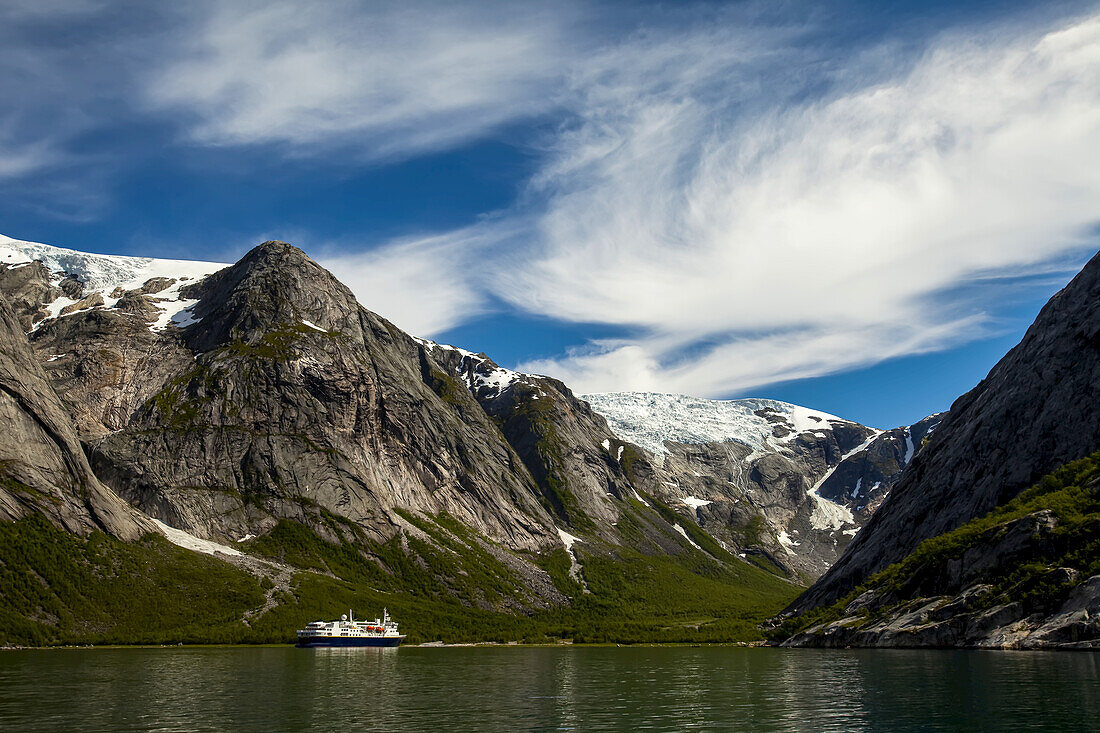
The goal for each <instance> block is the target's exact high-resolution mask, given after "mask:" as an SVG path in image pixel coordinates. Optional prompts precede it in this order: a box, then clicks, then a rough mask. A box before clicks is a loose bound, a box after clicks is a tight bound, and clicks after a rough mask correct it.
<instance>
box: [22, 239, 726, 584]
mask: <svg viewBox="0 0 1100 733" xmlns="http://www.w3.org/2000/svg"><path fill="white" fill-rule="evenodd" d="M28 257H36V258H38V259H36V260H33V261H31V262H25V261H18V262H17V260H26V259H27V258H28ZM5 261H6V262H7V263H9V264H4V263H5ZM0 269H2V272H0V275H3V274H4V273H8V275H9V276H8V277H7V278H6V279H4V278H2V277H0V287H8V288H9V289H10V290H11V291H12V292H13V293H16V294H18V295H19V297H20V298H21V299H22V300H21V303H22V305H21V311H20V312H21V314H22V317H23V323H22V325H23V326H24V328H26V329H28V330H29V331H30V338H31V342H32V344H33V346H34V348H35V352H36V354H37V359H38V361H39V362H41V364H42V366H43V367H44V368H45V369H46V371H47V373H48V375H49V378H50V381H51V382H52V384H53V386H54V387H55V388H56V389H57V391H58V392H59V393H61V394H63V395H64V400H65V402H64V404H65V407H66V408H67V411H68V413H69V415H70V416H71V418H72V420H73V421H74V422H75V424H76V426H77V428H78V434H79V437H80V438H81V439H82V440H83V442H84V447H85V450H86V452H87V453H88V455H89V457H90V460H91V463H92V466H93V468H94V470H95V472H96V475H98V476H99V477H100V478H101V479H103V480H104V481H105V482H106V483H107V484H109V485H110V486H111V487H113V488H114V490H116V491H117V492H118V493H119V494H120V495H121V496H123V497H125V498H126V499H127V500H128V501H129V502H130V503H131V504H133V505H134V506H135V507H138V508H140V509H141V510H143V511H145V512H147V513H148V514H149V515H151V516H153V517H155V518H157V519H159V520H161V521H163V522H165V523H167V524H168V525H170V526H172V527H175V528H178V529H181V530H184V531H186V532H189V533H191V534H192V535H195V536H197V537H199V538H205V539H212V540H216V541H220V542H229V543H236V542H238V541H242V540H243V539H244V538H249V537H255V536H264V535H265V534H266V533H268V532H270V531H271V530H272V529H273V528H275V527H276V526H277V525H278V524H279V522H280V521H282V520H293V521H294V522H296V523H299V524H301V525H304V526H306V527H309V528H310V529H311V531H314V532H316V533H317V534H319V535H321V536H322V537H325V538H326V539H329V540H331V541H335V542H341V541H353V542H359V541H361V540H363V541H369V542H373V543H384V542H388V541H389V540H391V539H392V538H395V537H400V536H404V535H408V536H412V537H419V538H421V539H425V538H426V537H425V534H424V531H423V529H422V527H421V525H420V524H418V521H419V520H416V519H415V518H416V517H440V516H446V517H451V518H454V519H456V520H457V521H458V522H459V523H460V524H461V526H463V527H467V528H470V529H471V530H473V531H474V532H476V533H477V534H478V535H480V536H481V537H483V538H485V539H486V540H487V541H489V542H490V543H492V544H493V546H494V547H499V548H501V549H503V550H506V551H510V552H513V553H516V552H519V553H545V552H550V551H552V550H554V549H555V548H561V547H562V546H563V545H564V546H565V547H566V548H568V550H569V553H568V554H569V555H571V556H572V557H573V562H574V563H576V561H577V557H578V556H579V555H584V554H593V553H594V554H597V555H598V554H601V553H602V554H606V553H609V552H610V553H612V554H614V552H615V551H616V550H615V548H617V547H618V548H622V547H626V548H630V549H631V550H634V551H642V552H645V553H655V554H658V555H687V554H691V553H700V552H701V553H703V554H704V555H707V556H708V557H710V558H711V559H712V560H716V559H717V557H716V553H717V555H722V558H721V562H734V563H735V564H739V563H738V561H737V560H736V558H734V557H733V556H730V555H728V553H725V554H724V551H723V550H721V549H720V548H719V547H718V546H717V545H713V541H711V544H712V545H713V548H714V549H713V552H712V551H710V550H703V549H702V547H703V545H701V544H700V543H699V542H697V541H696V540H698V539H700V537H701V536H696V538H695V539H692V536H691V535H690V534H689V533H691V532H699V531H700V530H698V528H697V527H696V526H695V523H694V522H693V521H690V520H689V519H686V518H685V519H678V518H677V517H676V515H675V514H672V513H670V512H668V511H665V510H666V509H667V508H666V507H663V506H662V505H660V504H659V502H658V501H656V500H655V499H653V492H654V491H655V487H656V486H657V485H659V482H658V481H657V474H656V473H655V470H654V468H653V466H652V464H651V461H650V457H649V456H648V455H647V454H646V453H645V451H642V450H640V449H639V448H637V447H636V446H633V445H630V444H628V443H626V442H625V441H623V440H621V439H619V438H618V437H616V436H615V435H614V434H613V433H612V432H611V431H610V429H609V428H608V426H607V424H606V421H605V420H604V419H603V417H601V416H600V415H599V414H597V413H596V412H594V411H593V410H592V409H590V407H589V406H588V404H587V403H585V402H583V401H582V400H579V399H577V398H576V397H574V396H573V394H572V393H571V392H570V390H569V389H568V388H567V387H566V386H565V385H564V384H562V383H561V382H558V381H556V380H553V379H548V378H545V377H538V376H534V375H524V374H517V373H515V372H510V371H508V370H505V369H502V368H500V367H499V366H497V365H496V364H495V363H493V362H492V361H491V360H490V359H489V358H488V357H486V356H485V355H483V354H474V353H471V352H468V351H465V350H462V349H457V348H455V347H450V346H444V345H440V344H435V343H433V342H430V341H425V340H422V339H416V338H413V337H411V336H409V335H407V334H405V333H403V332H402V331H400V330H399V329H397V328H396V327H394V326H393V325H392V324H390V323H389V322H387V321H386V320H385V319H383V318H381V317H380V316H378V315H376V314H374V313H372V312H370V311H368V310H366V309H364V308H363V307H361V306H360V305H359V304H358V303H357V302H356V300H355V298H354V296H353V295H352V293H351V292H350V291H349V290H348V289H347V288H346V287H345V286H344V285H343V284H341V283H340V282H339V281H337V280H336V279H335V278H334V277H333V276H332V275H331V274H330V273H328V272H327V271H325V270H324V269H322V268H321V267H319V266H318V265H317V264H316V263H314V262H313V261H312V260H310V259H309V258H308V257H306V256H305V255H304V254H303V253H302V252H301V251H300V250H298V249H297V248H295V247H292V246H291V245H288V244H286V243H282V242H267V243H265V244H263V245H261V246H259V247H257V248H256V249H254V250H252V251H251V252H249V253H248V254H247V255H246V256H245V257H244V258H243V259H242V260H241V261H240V262H238V263H237V264H235V265H232V266H220V265H211V264H207V263H180V262H173V261H155V260H143V259H140V258H120V257H103V256H96V255H86V256H82V255H81V253H78V252H73V251H69V250H58V249H57V248H51V247H46V246H45V245H31V244H28V243H11V242H10V240H9V243H8V246H7V248H6V249H5V248H3V247H0ZM20 271H26V274H25V275H20V276H19V277H14V276H13V275H11V273H13V272H14V273H18V272H20ZM66 283H71V284H66ZM574 537H581V538H583V540H582V541H581V542H580V544H579V545H576V546H575V547H574V545H575V544H576V542H577V540H574V539H566V538H574ZM431 541H434V540H431ZM704 544H705V542H704ZM508 562H510V563H512V564H513V565H516V564H518V566H523V568H522V569H523V573H522V574H524V575H526V576H527V577H528V579H536V580H537V577H536V576H539V574H540V573H541V574H542V576H545V573H543V572H542V571H541V570H540V569H538V568H536V567H534V566H533V565H530V564H529V563H526V561H524V560H522V559H517V558H516V557H513V556H509V557H508ZM525 563H526V564H525ZM533 582H534V581H533ZM536 584H537V582H536ZM553 593H554V591H553V590H552V589H551V590H550V595H553Z"/></svg>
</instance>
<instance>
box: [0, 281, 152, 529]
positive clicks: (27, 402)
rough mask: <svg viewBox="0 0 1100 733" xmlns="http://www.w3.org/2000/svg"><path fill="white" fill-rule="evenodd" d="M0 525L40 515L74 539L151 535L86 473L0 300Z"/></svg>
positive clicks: (145, 523) (59, 410) (72, 436)
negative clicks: (99, 534)
mask: <svg viewBox="0 0 1100 733" xmlns="http://www.w3.org/2000/svg"><path fill="white" fill-rule="evenodd" d="M0 344H2V345H3V346H2V347H0V425H2V426H3V431H2V434H3V436H4V439H3V440H2V441H0V519H2V520H6V521H12V520H16V519H19V518H22V517H24V516H27V515H28V514H33V513H40V514H42V515H44V516H46V517H48V518H49V520H50V521H52V522H53V523H54V524H55V525H57V526H59V527H62V528H64V529H66V530H68V531H70V532H74V533H77V534H88V533H89V532H91V531H93V530H97V529H98V530H101V531H104V532H107V533H109V534H112V535H115V536H117V537H121V538H124V539H136V538H137V537H138V536H140V535H141V534H143V533H145V532H148V531H151V530H153V529H154V527H153V523H152V522H150V521H149V520H148V519H147V518H144V517H141V516H140V515H139V514H138V513H137V512H134V511H133V510H132V509H131V508H130V507H129V506H127V504H126V503H125V502H123V501H121V500H120V499H119V498H118V497H117V496H116V495H115V494H114V493H113V492H112V491H111V490H110V489H108V488H107V487H105V486H103V485H102V484H101V483H100V482H99V480H98V479H97V478H96V477H95V475H94V474H93V473H92V470H91V468H90V466H89V465H88V461H87V459H86V458H85V456H84V452H83V451H82V450H81V446H80V442H79V441H78V439H77V435H76V431H75V429H74V427H73V425H72V422H71V420H70V418H69V415H68V413H67V412H66V411H65V410H64V408H63V407H62V405H61V402H60V400H59V399H58V398H57V395H56V394H55V393H54V390H53V387H52V386H51V385H50V384H49V382H48V380H47V378H46V375H45V374H44V373H43V371H42V368H41V366H40V365H39V363H38V360H37V359H36V358H35V356H34V354H33V352H32V351H31V349H30V345H29V344H28V343H27V338H26V336H25V335H24V333H23V330H22V328H21V327H20V324H19V322H18V321H17V320H16V316H15V314H14V311H13V309H12V307H11V305H10V304H9V302H8V300H7V298H6V297H4V295H2V294H0Z"/></svg>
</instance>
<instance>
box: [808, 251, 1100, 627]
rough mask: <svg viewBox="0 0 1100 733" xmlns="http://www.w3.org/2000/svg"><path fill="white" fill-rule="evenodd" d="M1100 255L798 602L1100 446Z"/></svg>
mask: <svg viewBox="0 0 1100 733" xmlns="http://www.w3.org/2000/svg"><path fill="white" fill-rule="evenodd" d="M1097 385H1100V255H1097V256H1096V257H1093V259H1092V260H1091V261H1090V262H1089V263H1088V264H1087V265H1086V266H1085V267H1084V269H1083V270H1082V271H1081V272H1080V273H1079V274H1078V275H1077V276H1076V277H1075V278H1074V279H1073V281H1072V282H1070V283H1069V285H1067V286H1066V287H1065V288H1064V289H1063V290H1062V291H1061V292H1059V293H1058V294H1057V295H1055V296H1054V297H1053V298H1051V300H1050V302H1048V303H1047V304H1046V306H1044V307H1043V309H1042V311H1041V312H1040V313H1039V315H1038V317H1037V318H1036V319H1035V322H1034V323H1033V324H1032V325H1031V327H1030V328H1029V329H1028V331H1027V333H1026V334H1025V336H1024V338H1023V340H1022V341H1021V342H1020V344H1019V345H1017V346H1016V347H1015V348H1013V349H1012V350H1011V351H1010V352H1009V353H1008V354H1007V355H1006V356H1005V357H1004V358H1003V359H1001V361H1000V362H998V363H997V365H996V366H995V367H993V369H992V371H990V373H989V375H988V376H987V377H986V378H985V379H984V380H982V381H981V383H979V384H978V386H977V387H975V388H974V389H973V390H971V391H970V392H968V393H967V394H965V395H963V396H962V397H960V398H959V399H958V400H956V401H955V403H954V404H953V405H952V406H951V410H950V411H949V412H948V413H947V415H946V416H945V417H944V418H943V421H942V422H941V423H940V425H939V427H938V428H937V429H936V430H935V432H934V433H933V434H932V436H931V438H930V439H929V441H928V443H927V446H926V447H925V449H924V450H923V451H921V453H920V454H919V455H918V456H917V457H916V459H914V461H913V462H912V464H911V465H910V466H909V467H907V468H906V470H905V472H904V475H903V476H902V477H901V479H900V480H899V481H898V483H897V484H896V486H895V487H894V489H893V490H892V491H891V492H890V494H889V496H888V497H887V499H886V500H885V501H884V502H883V504H882V506H881V508H880V509H879V510H878V511H877V512H876V513H875V514H874V516H873V517H872V518H871V520H870V522H868V524H867V525H866V526H865V527H864V528H863V529H862V530H861V531H860V533H859V534H858V535H857V536H856V538H855V540H854V541H853V542H852V543H851V544H850V545H849V547H848V549H847V550H846V551H845V552H844V554H843V555H842V556H841V558H840V560H839V561H837V563H836V564H835V565H834V566H833V567H832V568H831V569H830V570H829V572H828V573H826V574H825V575H824V576H823V577H822V578H821V579H820V580H818V582H817V583H815V584H814V586H813V587H812V588H810V590H809V591H807V592H806V593H805V594H803V595H802V596H801V597H800V598H799V599H798V600H797V601H796V602H795V603H794V604H793V605H792V607H791V609H790V610H792V611H804V610H807V609H810V608H814V607H817V606H821V605H826V604H829V603H832V602H833V601H835V600H836V599H837V598H840V597H841V596H843V595H844V594H846V593H847V592H849V591H850V590H851V589H852V588H854V587H855V586H857V585H858V584H860V583H861V582H863V581H864V580H865V579H866V578H868V577H869V576H870V575H871V574H872V573H874V572H876V571H878V570H881V569H883V568H884V567H886V566H887V565H889V564H891V563H893V562H897V561H899V560H901V559H902V558H904V557H905V556H906V555H908V554H909V553H910V552H911V551H912V550H913V549H914V548H915V547H916V546H917V544H919V543H920V542H921V541H922V540H924V539H927V538H929V537H935V536H937V535H940V534H943V533H944V532H947V531H949V530H952V529H954V528H955V527H958V526H960V525H961V524H963V523H964V522H966V521H968V520H970V519H972V518H974V517H978V516H982V515H984V514H986V513H988V512H989V511H990V510H992V509H993V508H994V507H997V506H999V505H1001V504H1003V503H1005V502H1006V501H1008V500H1009V499H1011V498H1012V497H1014V496H1016V495H1017V494H1018V493H1019V492H1020V491H1022V490H1023V489H1025V488H1027V487H1029V486H1031V485H1032V484H1033V483H1035V482H1036V481H1037V480H1038V479H1039V478H1040V477H1041V476H1043V475H1045V474H1047V473H1049V472H1051V471H1052V470H1054V469H1055V468H1056V467H1058V466H1060V465H1062V464H1065V463H1067V462H1069V461H1072V460H1074V459H1077V458H1081V457H1082V456H1085V455H1087V454H1089V453H1091V452H1092V451H1094V450H1096V449H1097V448H1098V447H1100V411H1098V410H1097V409H1096V404H1097V399H1098V397H1100V393H1098V387H1097Z"/></svg>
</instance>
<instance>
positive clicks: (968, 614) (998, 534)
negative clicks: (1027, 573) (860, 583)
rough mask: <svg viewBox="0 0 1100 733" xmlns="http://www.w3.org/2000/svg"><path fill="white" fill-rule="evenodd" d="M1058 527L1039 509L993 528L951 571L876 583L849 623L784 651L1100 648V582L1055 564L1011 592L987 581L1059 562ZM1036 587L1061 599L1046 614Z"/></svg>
mask: <svg viewBox="0 0 1100 733" xmlns="http://www.w3.org/2000/svg"><path fill="white" fill-rule="evenodd" d="M1057 524H1058V522H1057V519H1056V517H1055V516H1054V515H1053V514H1052V513H1051V512H1050V511H1040V512H1035V513H1034V514H1029V515H1026V516H1023V517H1020V518H1019V519H1014V520H1012V521H1009V522H1005V523H1003V524H1000V525H997V526H994V527H991V528H990V529H988V530H986V531H985V532H984V533H982V535H981V536H979V537H978V538H976V539H975V540H974V542H973V544H972V545H971V546H970V547H968V548H967V549H966V550H965V551H964V552H963V553H962V554H961V555H960V556H959V557H956V558H954V559H952V560H950V561H949V562H947V563H946V565H943V564H937V563H932V564H928V565H925V566H923V567H921V568H919V569H918V570H917V572H915V573H914V574H913V575H911V576H909V577H907V578H902V579H901V580H900V582H899V583H891V584H885V583H883V584H877V585H875V586H873V587H872V588H870V589H869V590H867V591H865V592H863V593H862V594H860V595H859V596H857V597H856V598H855V599H853V600H851V601H850V602H849V603H848V605H847V606H846V607H845V608H844V612H843V616H842V617H841V618H839V619H836V620H832V621H829V622H826V623H821V624H817V625H815V626H811V627H810V628H808V629H806V630H805V631H803V632H801V633H799V634H796V635H795V636H793V637H791V638H790V639H788V640H786V641H785V642H783V646H796V647H799V646H808V647H970V648H1000V649H1100V576H1095V577H1092V578H1087V579H1085V578H1082V577H1081V573H1080V572H1079V571H1078V570H1074V569H1072V568H1065V567H1051V568H1048V569H1046V570H1045V571H1044V572H1043V573H1042V574H1041V575H1040V576H1039V577H1038V578H1037V579H1034V578H1033V579H1030V580H1023V581H1020V584H1019V585H1022V586H1024V587H1016V588H1013V589H1011V590H1010V591H1009V593H1007V594H1006V593H998V592H996V590H995V588H994V586H992V585H990V584H989V583H988V582H986V581H987V580H989V579H991V578H997V577H1002V578H1003V577H1006V576H1009V577H1010V574H1011V573H1012V570H1013V569H1014V568H1016V567H1019V566H1020V565H1022V564H1024V563H1028V562H1033V561H1036V560H1037V559H1038V558H1042V557H1044V556H1048V555H1050V554H1051V553H1052V551H1053V549H1054V546H1055V545H1056V544H1057V543H1058V542H1059V538H1058V537H1057V536H1056V534H1055V528H1056V526H1057ZM1062 541H1063V542H1064V541H1065V540H1064V538H1063V540H1062ZM1082 581H1083V582H1082ZM1036 587H1041V588H1042V589H1043V594H1044V595H1047V596H1053V597H1054V605H1053V607H1052V606H1051V599H1049V598H1046V599H1044V601H1045V603H1044V605H1046V608H1043V607H1036V601H1034V600H1028V599H1029V596H1031V597H1033V596H1034V588H1036ZM1029 590H1031V591H1032V593H1031V594H1029V592H1028V591H1029ZM1006 596H1013V597H1017V598H1019V599H1023V600H1010V598H1009V597H1006Z"/></svg>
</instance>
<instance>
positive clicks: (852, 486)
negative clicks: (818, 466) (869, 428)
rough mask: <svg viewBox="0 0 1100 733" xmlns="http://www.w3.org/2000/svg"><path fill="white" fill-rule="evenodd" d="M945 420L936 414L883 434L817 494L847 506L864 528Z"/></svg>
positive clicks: (841, 466)
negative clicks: (941, 421)
mask: <svg viewBox="0 0 1100 733" xmlns="http://www.w3.org/2000/svg"><path fill="white" fill-rule="evenodd" d="M942 419H943V413H937V414H935V415H929V416H928V417H926V418H924V419H923V420H920V421H919V422H916V423H914V424H913V425H908V426H903V427H900V428H894V429H893V430H887V431H885V432H883V433H880V434H879V435H877V436H875V438H874V439H873V440H871V442H870V443H868V444H867V445H866V446H864V447H863V448H861V449H860V450H856V451H853V452H852V453H851V454H850V455H848V456H846V457H845V458H844V460H843V461H841V462H840V463H839V464H838V465H837V466H836V468H834V469H833V471H832V472H831V473H830V474H829V475H828V476H826V477H825V479H824V480H822V481H821V485H820V486H819V487H818V491H817V493H818V494H820V495H821V496H822V497H824V498H826V499H829V500H830V501H833V502H836V503H837V504H841V505H843V506H846V507H847V508H848V509H850V510H851V511H852V513H853V514H855V515H856V517H857V518H859V519H861V520H862V521H861V522H860V523H861V525H862V524H863V523H865V522H866V521H867V520H868V519H870V518H871V515H872V514H874V513H875V511H876V510H877V509H878V508H879V506H880V505H881V504H882V502H883V501H884V500H885V499H886V495H887V494H889V493H890V490H891V489H893V488H894V485H895V484H896V483H897V482H898V481H899V480H900V479H901V476H902V473H903V471H904V470H905V467H906V466H907V465H909V463H910V462H911V461H912V460H913V458H914V457H915V456H916V455H917V453H919V452H920V450H921V448H922V446H923V445H924V443H925V441H926V440H928V439H929V438H930V436H931V434H932V432H933V431H934V430H935V429H936V427H937V426H938V425H939V423H940V420H942Z"/></svg>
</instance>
